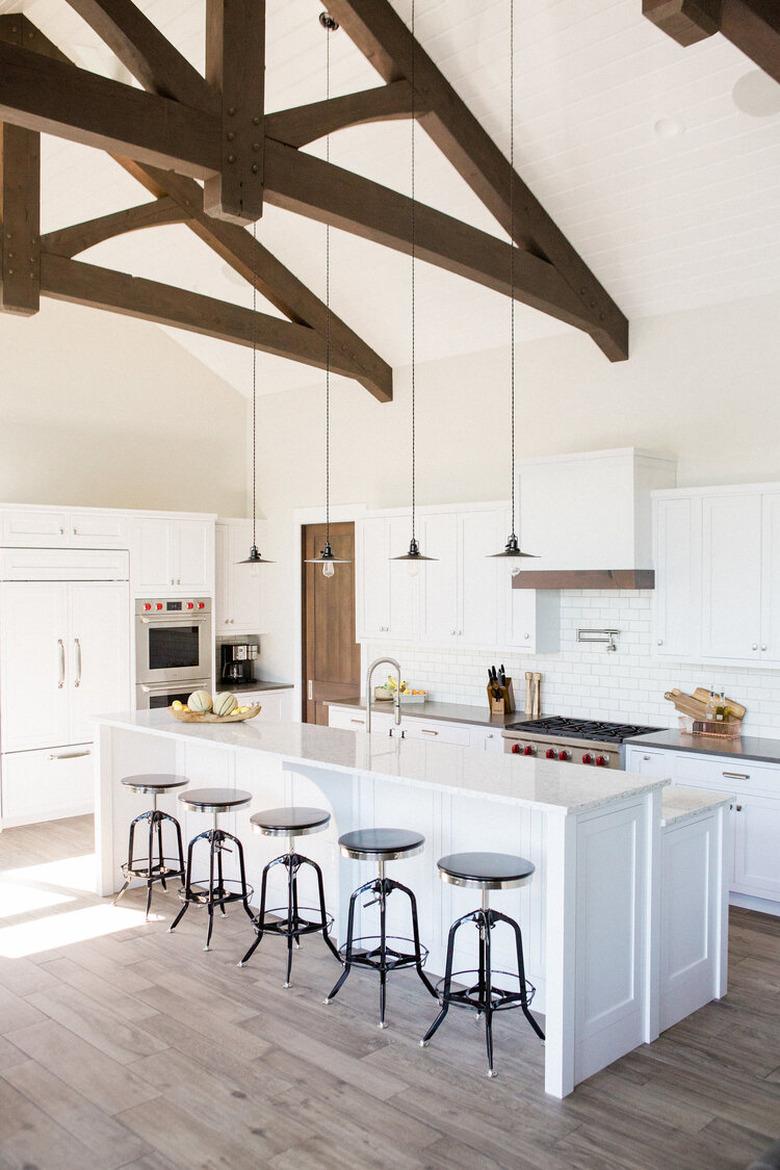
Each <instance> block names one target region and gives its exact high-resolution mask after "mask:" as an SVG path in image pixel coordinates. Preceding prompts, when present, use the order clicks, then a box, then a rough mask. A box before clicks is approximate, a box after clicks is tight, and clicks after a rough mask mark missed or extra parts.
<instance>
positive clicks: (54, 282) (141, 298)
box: [41, 252, 351, 376]
mask: <svg viewBox="0 0 780 1170" xmlns="http://www.w3.org/2000/svg"><path fill="white" fill-rule="evenodd" d="M41 293H42V295H44V296H47V297H51V298H53V299H54V300H58V301H67V302H69V303H71V304H77V305H88V306H90V307H91V308H95V309H105V310H107V311H109V312H112V313H119V314H120V315H122V316H126V317H137V318H139V319H140V320H144V321H152V322H155V323H156V324H159V325H170V326H173V327H175V328H177V329H185V330H187V331H189V332H191V333H200V334H202V335H203V336H205V337H216V338H218V339H219V340H221V341H230V342H234V343H235V344H237V345H244V346H250V347H251V345H252V344H253V342H254V343H255V344H256V345H257V348H258V350H261V351H263V352H264V353H271V354H275V355H276V356H278V357H285V358H292V359H293V360H294V361H298V362H303V363H304V364H305V365H309V366H315V367H317V368H319V369H324V367H325V361H326V354H325V349H326V347H325V340H324V338H322V337H321V336H320V334H319V333H317V332H315V330H313V329H309V328H307V327H306V326H305V325H295V324H293V323H292V322H290V321H284V320H282V319H281V318H279V317H272V316H269V315H268V314H266V313H253V312H252V310H251V309H244V308H242V307H241V306H240V305H234V304H231V303H229V302H227V301H220V300H215V299H214V298H213V297H206V296H202V295H201V294H199V293H193V292H188V291H186V290H185V289H180V288H174V287H172V286H171V285H167V284H159V283H158V282H157V281H154V280H146V279H144V278H141V277H137V276H129V275H128V274H127V273H125V272H114V271H112V270H111V269H108V268H99V267H97V266H96V265H94V264H85V263H83V261H80V260H70V259H68V258H67V257H64V256H54V255H52V254H50V253H48V252H43V253H42V255H41ZM336 372H337V373H345V374H346V375H347V376H351V371H348V370H343V369H341V368H336Z"/></svg>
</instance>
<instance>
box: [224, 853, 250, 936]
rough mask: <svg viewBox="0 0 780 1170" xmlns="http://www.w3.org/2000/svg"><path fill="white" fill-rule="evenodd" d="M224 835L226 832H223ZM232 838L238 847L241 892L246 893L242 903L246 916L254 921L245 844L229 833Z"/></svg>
mask: <svg viewBox="0 0 780 1170" xmlns="http://www.w3.org/2000/svg"><path fill="white" fill-rule="evenodd" d="M223 835H224V834H223ZM228 835H229V836H230V840H231V841H232V842H233V844H234V845H235V847H236V855H237V857H238V874H239V878H240V881H241V893H242V894H243V895H244V896H243V898H242V899H241V905H242V906H243V907H244V910H245V912H246V916H247V918H248V919H249V921H250V922H254V920H255V916H254V914H253V913H252V907H251V906H250V905H249V887H248V886H247V884H246V866H245V865H244V846H243V845H242V844H241V842H240V841H239V839H238V837H234V836H233V835H232V834H228Z"/></svg>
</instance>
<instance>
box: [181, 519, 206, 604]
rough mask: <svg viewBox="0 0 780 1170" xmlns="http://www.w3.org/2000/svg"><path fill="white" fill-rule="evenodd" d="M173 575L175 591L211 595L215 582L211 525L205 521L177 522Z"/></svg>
mask: <svg viewBox="0 0 780 1170" xmlns="http://www.w3.org/2000/svg"><path fill="white" fill-rule="evenodd" d="M173 542H174V548H175V550H176V551H175V558H174V566H175V572H173V573H172V576H173V578H174V585H175V588H176V589H177V590H183V591H184V592H185V593H211V589H212V582H213V580H214V525H213V523H211V522H210V521H204V520H176V521H175V522H174V534H173Z"/></svg>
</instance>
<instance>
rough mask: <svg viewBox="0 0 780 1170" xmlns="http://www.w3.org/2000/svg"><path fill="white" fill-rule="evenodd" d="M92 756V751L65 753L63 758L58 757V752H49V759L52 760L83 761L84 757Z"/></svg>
mask: <svg viewBox="0 0 780 1170" xmlns="http://www.w3.org/2000/svg"><path fill="white" fill-rule="evenodd" d="M91 755H92V752H91V751H86V752H63V754H62V755H61V756H58V755H57V753H56V752H49V759H50V760H81V759H83V758H84V756H91Z"/></svg>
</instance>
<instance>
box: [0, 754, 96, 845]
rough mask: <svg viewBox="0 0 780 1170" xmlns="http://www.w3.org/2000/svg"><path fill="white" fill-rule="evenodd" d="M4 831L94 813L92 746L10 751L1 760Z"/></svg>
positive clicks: (0, 809) (1, 803)
mask: <svg viewBox="0 0 780 1170" xmlns="http://www.w3.org/2000/svg"><path fill="white" fill-rule="evenodd" d="M0 768H2V802H0V813H1V814H2V823H3V827H4V828H11V827H13V826H15V825H29V824H36V823H37V822H38V821H55V820H59V819H60V818H61V817H76V816H81V815H82V814H84V813H88V812H92V809H93V807H94V788H95V764H94V753H93V748H92V744H91V743H83V744H71V745H69V746H68V747H63V748H46V749H44V750H43V751H35V752H9V753H7V754H5V755H3V757H2V760H1V761H0Z"/></svg>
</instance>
